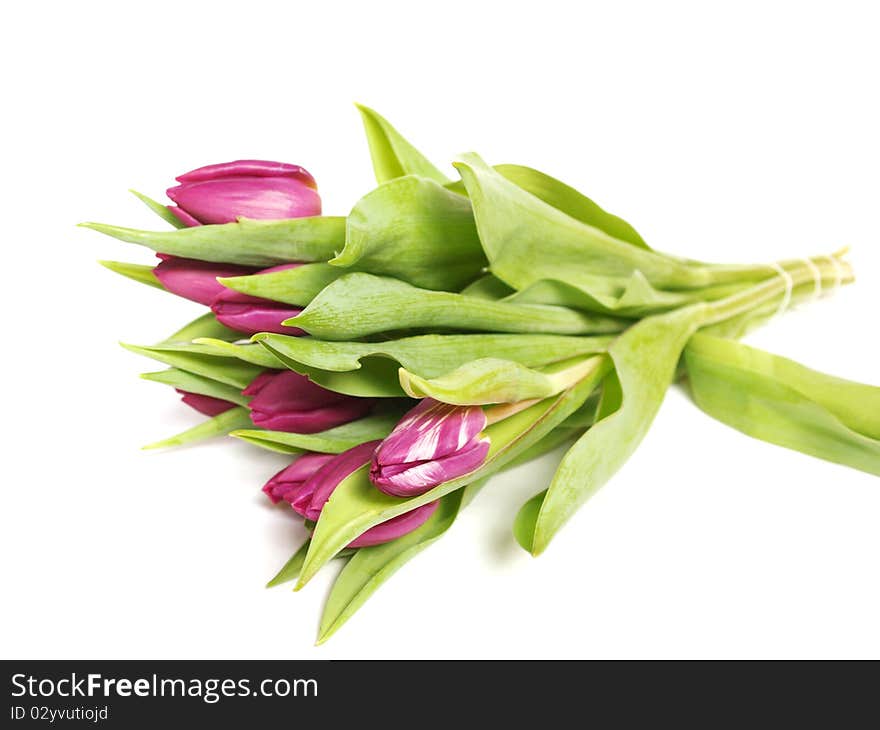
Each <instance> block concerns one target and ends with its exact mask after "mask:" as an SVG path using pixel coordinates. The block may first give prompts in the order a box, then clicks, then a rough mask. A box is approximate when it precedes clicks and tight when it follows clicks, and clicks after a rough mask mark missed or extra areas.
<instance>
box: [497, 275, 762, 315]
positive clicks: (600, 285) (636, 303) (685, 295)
mask: <svg viewBox="0 0 880 730" xmlns="http://www.w3.org/2000/svg"><path fill="white" fill-rule="evenodd" d="M768 270H769V269H768ZM577 281H578V285H577V286H572V285H571V284H568V283H566V282H564V281H558V280H550V279H541V280H540V281H536V282H535V283H533V284H530V285H529V286H527V287H526V288H525V289H523V290H522V291H521V292H517V293H515V294H512V295H510V296H509V297H507V299H506V300H505V301H510V302H517V303H521V304H551V305H554V306H559V307H572V308H574V309H585V310H587V311H590V312H603V313H606V314H615V315H619V316H623V317H644V316H647V315H649V314H658V313H660V312H666V311H669V310H670V309H677V308H679V307H684V306H687V305H688V304H695V303H698V302H702V301H712V300H715V299H721V298H723V297H726V296H729V295H731V294H734V293H736V292H737V291H741V290H742V289H744V288H745V287H746V286H748V284H745V283H743V284H721V285H717V286H708V287H703V288H700V289H689V290H684V291H673V292H670V291H663V290H661V289H655V288H654V287H653V286H651V284H650V282H649V281H648V280H647V279H646V278H645V276H644V275H643V274H642V273H641V272H640V271H636V272H634V273H633V274H632V276H630V277H628V278H624V277H608V276H605V277H603V276H592V275H590V274H586V273H584V274H580V275H578V277H577Z"/></svg>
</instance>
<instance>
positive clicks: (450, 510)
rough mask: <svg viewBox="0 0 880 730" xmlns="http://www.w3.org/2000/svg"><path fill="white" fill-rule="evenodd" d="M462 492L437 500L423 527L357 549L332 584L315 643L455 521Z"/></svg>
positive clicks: (327, 636)
mask: <svg viewBox="0 0 880 730" xmlns="http://www.w3.org/2000/svg"><path fill="white" fill-rule="evenodd" d="M462 493H463V490H459V491H458V492H454V493H452V494H449V495H447V496H446V497H444V498H443V499H442V500H440V505H439V507H438V508H437V511H436V512H434V514H433V515H431V517H430V519H429V520H428V521H427V522H425V524H424V525H422V526H421V527H419V528H418V529H416V530H413V531H412V532H411V533H409V534H408V535H403V536H402V537H398V538H397V539H396V540H392V541H391V542H387V543H385V544H384V545H375V546H373V547H366V548H360V549H359V550H358V551H357V552H356V553H355V554H354V555H353V556H352V557H351V559H350V560H349V561H348V563H346V565H345V567H344V568H343V569H342V572H341V573H340V574H339V577H337V579H336V581H335V582H334V583H333V588H332V589H331V591H330V595H329V596H328V598H327V603H326V604H325V606H324V613H323V615H322V616H321V625H320V627H319V629H318V642H317V643H318V644H323V643H324V642H325V641H327V639H329V638H330V637H331V636H332V635H333V634H334V633H336V631H338V630H339V628H340V627H341V626H342V625H343V624H344V623H345V622H346V621H348V619H350V618H351V617H352V615H354V613H355V612H356V611H357V610H358V609H359V608H360V607H361V606H362V605H363V604H364V603H365V602H366V600H367V599H368V598H369V597H370V596H371V595H373V593H375V592H376V590H377V589H378V588H379V586H381V585H382V584H383V583H384V582H385V581H387V580H388V579H389V578H390V577H391V576H392V575H394V573H395V572H397V570H399V569H400V568H401V567H402V566H403V565H404V564H405V563H406V562H407V561H409V560H411V559H412V558H414V557H415V556H416V555H418V554H419V553H420V552H421V551H422V550H424V549H425V548H426V547H428V546H429V545H431V543H433V542H435V541H436V540H438V539H439V538H440V537H441V536H442V535H443V533H444V532H446V531H447V530H448V529H449V528H450V527H451V526H452V523H453V522H454V521H455V518H456V516H457V515H458V511H459V509H460V508H461V502H462Z"/></svg>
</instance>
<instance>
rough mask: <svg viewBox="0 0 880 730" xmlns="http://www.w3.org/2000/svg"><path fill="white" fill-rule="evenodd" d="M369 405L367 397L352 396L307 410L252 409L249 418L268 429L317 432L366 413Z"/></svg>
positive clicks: (370, 405) (256, 424) (306, 432)
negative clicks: (279, 411) (345, 399)
mask: <svg viewBox="0 0 880 730" xmlns="http://www.w3.org/2000/svg"><path fill="white" fill-rule="evenodd" d="M252 407H253V404H252ZM371 407H372V403H371V402H370V401H369V400H368V399H367V398H353V399H351V400H350V401H344V402H342V403H336V404H332V405H329V406H326V407H323V408H314V409H312V410H308V411H290V412H286V413H276V414H268V413H265V412H263V411H258V410H253V409H252V410H251V420H252V421H253V423H254V425H255V426H259V427H260V428H265V429H268V430H270V431H286V432H289V433H305V434H308V433H319V432H321V431H326V430H327V429H330V428H333V427H334V426H341V425H342V424H344V423H349V422H350V421H354V420H356V419H358V418H361V417H363V416H365V415H366V414H367V413H368V411H369V410H370V408H371Z"/></svg>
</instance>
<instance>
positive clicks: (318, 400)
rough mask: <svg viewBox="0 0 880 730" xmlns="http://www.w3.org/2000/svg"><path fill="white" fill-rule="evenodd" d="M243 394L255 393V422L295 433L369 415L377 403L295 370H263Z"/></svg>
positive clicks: (253, 416) (323, 428) (312, 431)
mask: <svg viewBox="0 0 880 730" xmlns="http://www.w3.org/2000/svg"><path fill="white" fill-rule="evenodd" d="M242 394H243V395H247V396H253V399H252V400H251V402H250V404H249V407H250V409H251V420H252V421H253V422H254V424H255V425H257V426H259V427H260V428H267V429H270V430H272V431H289V432H292V433H317V432H318V431H326V430H327V429H328V428H333V427H334V426H341V425H342V424H343V423H348V422H349V421H354V420H355V419H358V418H361V417H363V416H365V415H366V414H367V412H368V411H369V410H370V408H372V406H373V400H372V399H371V398H356V397H354V396H350V395H344V394H342V393H334V392H333V391H332V390H327V389H326V388H322V387H321V386H320V385H316V384H315V383H313V382H312V381H311V380H309V379H308V378H307V377H306V376H305V375H300V374H299V373H295V372H293V371H292V370H282V371H281V372H268V373H261V374H260V375H258V376H257V377H256V378H255V379H254V381H253V382H252V383H251V384H250V385H249V386H248V387H247V388H245V389H244V390H243V391H242Z"/></svg>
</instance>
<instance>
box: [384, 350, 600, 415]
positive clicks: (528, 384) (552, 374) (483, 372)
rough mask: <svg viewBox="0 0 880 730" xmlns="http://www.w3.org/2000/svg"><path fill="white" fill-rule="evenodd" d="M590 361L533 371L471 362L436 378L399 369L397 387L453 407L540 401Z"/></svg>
mask: <svg viewBox="0 0 880 730" xmlns="http://www.w3.org/2000/svg"><path fill="white" fill-rule="evenodd" d="M591 360H592V358H588V357H583V356H582V357H577V358H572V359H571V360H568V361H565V362H563V363H560V364H559V365H558V366H557V367H549V368H545V369H544V370H534V369H532V368H528V367H525V366H524V365H521V364H519V363H517V362H513V361H511V360H502V359H499V358H492V357H487V358H481V359H479V360H472V361H471V362H468V363H465V364H464V365H461V366H460V367H458V368H456V369H455V370H453V371H452V372H449V373H445V374H444V375H441V376H439V377H436V378H423V377H420V376H419V375H416V374H415V373H411V372H410V371H408V370H406V369H404V368H401V369H400V385H401V386H402V387H403V389H404V390H405V391H406V393H407V395H409V396H411V397H413V398H433V399H434V400H438V401H441V402H443V403H452V404H454V405H488V404H491V403H519V402H521V401H527V400H541V399H544V398H549V397H550V396H552V395H556V394H557V393H560V392H562V391H563V390H565V389H566V388H568V387H570V386H571V385H572V383H573V382H576V381H577V380H580V378H581V377H582V376H583V374H584V373H585V372H589V371H590V370H591V369H592V367H593V363H592V362H591Z"/></svg>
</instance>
